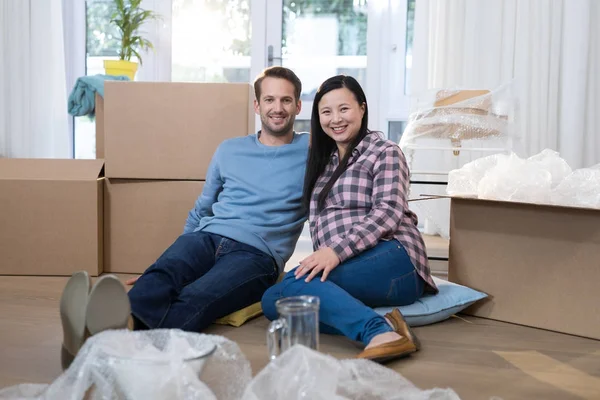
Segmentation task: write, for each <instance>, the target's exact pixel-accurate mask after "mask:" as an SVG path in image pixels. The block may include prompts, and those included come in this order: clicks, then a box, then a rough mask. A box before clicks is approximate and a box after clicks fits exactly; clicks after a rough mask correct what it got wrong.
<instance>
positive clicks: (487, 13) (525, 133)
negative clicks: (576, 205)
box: [411, 0, 600, 168]
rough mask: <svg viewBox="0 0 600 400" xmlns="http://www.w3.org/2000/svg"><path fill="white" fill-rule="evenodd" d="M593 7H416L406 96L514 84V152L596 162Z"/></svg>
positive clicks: (470, 0)
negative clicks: (545, 152)
mask: <svg viewBox="0 0 600 400" xmlns="http://www.w3.org/2000/svg"><path fill="white" fill-rule="evenodd" d="M599 21H600V1H597V0H568V1H567V0H494V1H481V0H418V1H417V2H416V14H415V35H414V43H413V65H412V77H411V92H412V93H418V92H420V91H422V90H424V89H429V88H455V87H468V88H487V89H493V88H495V87H498V86H499V85H501V84H502V83H505V82H507V81H510V80H511V79H515V85H516V88H517V92H518V94H519V103H520V114H519V119H518V122H519V123H518V132H519V135H520V145H519V148H517V150H518V152H520V153H521V154H522V155H524V156H529V155H532V154H536V153H538V152H539V151H541V150H543V149H544V148H551V149H554V150H557V151H559V152H560V153H561V156H562V157H563V158H565V159H566V160H567V161H568V162H569V164H570V165H571V166H572V167H573V168H580V167H587V166H591V165H593V164H596V163H599V162H600V138H599V135H600V78H599V77H598V73H599V72H598V71H600V24H599V23H598V22H599Z"/></svg>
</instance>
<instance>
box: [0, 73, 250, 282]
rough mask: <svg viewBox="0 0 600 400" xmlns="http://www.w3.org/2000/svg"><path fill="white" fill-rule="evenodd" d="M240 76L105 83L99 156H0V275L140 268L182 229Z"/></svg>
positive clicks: (241, 108)
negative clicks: (227, 80) (222, 80)
mask: <svg viewBox="0 0 600 400" xmlns="http://www.w3.org/2000/svg"><path fill="white" fill-rule="evenodd" d="M253 98H254V96H253V94H252V91H251V86H250V85H248V84H211V83H170V82H169V83H167V82H164V83H149V82H107V83H106V86H105V96H104V99H101V98H99V97H97V100H96V104H97V105H96V123H97V126H96V130H97V137H96V147H97V149H96V153H97V157H103V158H104V159H97V160H18V159H1V160H0V255H2V260H1V263H0V274H4V275H70V274H71V273H73V272H74V271H78V270H87V271H88V272H89V273H90V274H91V275H93V276H97V275H99V274H101V273H102V272H123V273H141V272H143V271H144V270H145V269H146V268H148V267H149V266H150V265H151V264H152V263H153V262H154V261H155V260H156V258H158V257H159V256H160V254H161V253H162V252H163V251H164V250H165V249H166V248H167V247H168V246H169V245H170V244H171V243H172V242H173V241H174V240H175V239H176V238H177V236H178V235H180V234H181V233H182V232H183V227H184V223H185V220H186V217H187V214H188V212H189V210H190V209H191V208H192V207H193V205H194V201H195V200H196V198H197V197H198V195H199V194H200V193H201V191H202V187H203V184H204V180H205V179H206V174H207V170H208V165H209V162H210V160H211V158H212V155H213V153H214V151H215V149H216V148H217V146H218V145H219V143H221V142H222V141H223V140H225V139H227V138H231V137H235V136H243V135H246V134H248V133H251V132H253V131H254V113H253V111H252V100H253Z"/></svg>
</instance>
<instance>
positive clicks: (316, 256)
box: [294, 247, 340, 282]
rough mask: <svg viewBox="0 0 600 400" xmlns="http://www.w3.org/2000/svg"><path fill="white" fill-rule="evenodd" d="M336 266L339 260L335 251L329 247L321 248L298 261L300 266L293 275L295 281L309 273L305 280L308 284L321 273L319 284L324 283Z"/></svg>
mask: <svg viewBox="0 0 600 400" xmlns="http://www.w3.org/2000/svg"><path fill="white" fill-rule="evenodd" d="M338 265H340V259H339V258H338V256H337V254H336V253H335V251H333V250H332V249H331V248H329V247H323V248H322V249H319V250H317V251H315V252H314V253H312V254H311V255H310V256H308V257H306V258H305V259H304V260H302V261H300V266H299V267H298V268H296V271H295V272H294V275H295V276H296V279H299V278H302V277H303V276H304V275H306V274H307V273H309V272H310V274H309V275H308V276H307V277H306V279H305V282H310V281H311V280H312V278H314V277H315V276H316V275H317V274H318V273H319V272H321V271H323V275H322V276H321V282H325V280H326V279H327V276H328V275H329V273H330V272H331V271H332V270H333V269H334V268H335V267H337V266H338Z"/></svg>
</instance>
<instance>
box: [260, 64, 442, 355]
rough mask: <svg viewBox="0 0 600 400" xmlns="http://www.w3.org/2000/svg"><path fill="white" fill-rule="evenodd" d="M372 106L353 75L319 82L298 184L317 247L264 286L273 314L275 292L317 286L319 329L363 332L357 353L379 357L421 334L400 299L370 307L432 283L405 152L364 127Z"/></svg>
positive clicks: (409, 298) (411, 344)
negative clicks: (410, 199) (411, 204)
mask: <svg viewBox="0 0 600 400" xmlns="http://www.w3.org/2000/svg"><path fill="white" fill-rule="evenodd" d="M368 115H369V112H368V107H367V100H366V98H365V94H364V92H363V90H362V88H361V87H360V85H359V83H358V82H357V81H356V80H355V79H354V78H352V77H350V76H343V75H339V76H334V77H332V78H329V79H328V80H326V81H325V82H323V84H322V85H321V87H320V88H319V90H318V91H317V94H316V96H315V99H314V103H313V109H312V118H311V147H310V152H309V156H308V161H307V166H306V176H305V181H304V192H303V202H304V205H305V206H306V207H307V208H308V209H309V210H310V211H309V221H310V232H311V237H312V242H313V249H314V250H315V251H314V253H312V254H311V255H310V256H308V257H307V258H305V259H304V260H302V261H301V262H300V265H299V266H298V267H296V268H295V269H294V270H292V271H290V272H289V273H288V274H287V275H286V276H285V278H284V279H283V281H282V282H280V283H278V284H276V285H275V286H273V287H271V288H270V289H268V290H267V292H266V293H265V294H264V296H263V298H262V307H263V311H264V313H265V315H266V316H267V318H269V319H271V320H272V319H275V318H277V311H276V309H275V302H276V301H277V300H278V299H280V298H282V297H290V296H298V295H313V296H318V297H319V298H320V299H321V307H320V311H319V320H320V329H321V332H325V333H333V334H344V335H346V336H347V337H349V338H350V339H353V340H356V341H361V342H363V343H364V344H365V346H366V347H365V350H364V351H363V352H362V353H361V354H359V355H358V357H359V358H366V359H371V360H375V361H380V362H381V361H386V360H389V359H392V358H397V357H403V356H407V355H408V354H410V353H412V352H414V351H416V350H418V348H419V343H418V339H417V338H416V337H415V335H414V334H413V333H412V332H411V331H410V329H409V328H408V326H407V324H406V323H405V321H404V319H403V317H402V315H401V314H400V312H399V311H398V310H397V309H396V310H394V312H392V313H390V314H387V315H386V316H385V318H384V317H382V316H380V315H378V314H377V313H376V312H375V311H373V309H372V308H373V307H381V306H402V305H408V304H411V303H413V302H415V301H416V300H418V299H419V298H420V297H421V296H422V295H423V293H424V292H429V293H437V288H436V286H435V283H434V282H433V280H432V278H431V275H430V270H429V266H428V263H427V255H426V252H425V245H424V243H423V238H422V236H421V234H420V232H419V231H418V229H417V217H416V216H415V214H413V213H412V212H411V211H410V210H409V209H408V205H407V200H406V193H407V191H408V185H409V171H408V166H407V164H406V160H405V158H404V155H403V154H402V152H401V151H400V149H399V147H398V146H397V145H396V144H395V143H393V142H391V141H388V140H384V139H382V138H381V136H380V135H379V134H378V133H377V132H372V131H370V130H369V129H368V128H367V124H368ZM386 319H387V320H386Z"/></svg>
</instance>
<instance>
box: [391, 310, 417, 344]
mask: <svg viewBox="0 0 600 400" xmlns="http://www.w3.org/2000/svg"><path fill="white" fill-rule="evenodd" d="M385 318H387V319H388V321H390V322H391V323H392V326H393V327H394V330H395V331H396V333H398V334H399V335H400V336H404V337H407V338H409V339H410V340H411V341H412V342H413V343H414V344H415V347H416V348H417V350H420V349H421V341H420V340H419V338H418V337H417V335H415V333H414V332H413V330H412V329H410V326H409V325H408V324H407V323H406V321H405V320H404V317H403V316H402V313H401V312H400V310H398V309H397V308H395V309H394V310H393V311H392V312H391V313H387V314H385Z"/></svg>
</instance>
